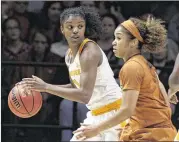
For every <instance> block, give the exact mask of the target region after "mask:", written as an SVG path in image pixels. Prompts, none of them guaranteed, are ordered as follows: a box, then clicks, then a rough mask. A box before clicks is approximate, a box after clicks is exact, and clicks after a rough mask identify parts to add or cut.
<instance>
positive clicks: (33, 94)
mask: <svg viewBox="0 0 179 142" xmlns="http://www.w3.org/2000/svg"><path fill="white" fill-rule="evenodd" d="M31 93H32V97H33V103H32V110H31V111H30V112H32V111H33V108H34V94H33V91H31Z"/></svg>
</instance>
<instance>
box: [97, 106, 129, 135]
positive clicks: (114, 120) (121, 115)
mask: <svg viewBox="0 0 179 142" xmlns="http://www.w3.org/2000/svg"><path fill="white" fill-rule="evenodd" d="M131 115H132V113H131V111H129V110H128V109H127V108H121V109H120V110H119V112H117V114H116V115H115V116H113V117H111V118H110V119H108V120H107V121H104V122H102V123H100V124H99V125H98V126H97V127H98V130H99V131H100V132H101V131H104V130H106V129H109V128H111V127H114V126H116V125H118V124H120V123H122V122H123V121H125V120H126V119H128V118H130V117H131Z"/></svg>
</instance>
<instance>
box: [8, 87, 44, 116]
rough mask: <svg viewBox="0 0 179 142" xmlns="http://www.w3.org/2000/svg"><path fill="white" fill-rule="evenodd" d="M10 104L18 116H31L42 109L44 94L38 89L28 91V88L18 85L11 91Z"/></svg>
mask: <svg viewBox="0 0 179 142" xmlns="http://www.w3.org/2000/svg"><path fill="white" fill-rule="evenodd" d="M8 105H9V108H10V110H11V111H12V112H13V113H14V114H15V115H16V116H18V117H21V118H29V117H32V116H34V115H36V114H37V113H38V112H39V110H40V109H41V107H42V96H41V94H40V92H37V91H29V93H27V90H25V89H23V88H22V87H21V86H20V85H17V86H15V87H14V88H12V90H11V91H10V93H9V96H8Z"/></svg>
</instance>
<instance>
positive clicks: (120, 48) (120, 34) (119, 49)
mask: <svg viewBox="0 0 179 142" xmlns="http://www.w3.org/2000/svg"><path fill="white" fill-rule="evenodd" d="M114 36H115V39H114V41H113V43H112V45H113V52H114V54H115V56H116V57H119V58H123V57H125V56H126V54H127V53H128V50H129V43H130V38H129V36H128V35H127V33H126V32H125V31H124V30H123V28H122V27H121V26H119V27H117V28H116V30H115V32H114Z"/></svg>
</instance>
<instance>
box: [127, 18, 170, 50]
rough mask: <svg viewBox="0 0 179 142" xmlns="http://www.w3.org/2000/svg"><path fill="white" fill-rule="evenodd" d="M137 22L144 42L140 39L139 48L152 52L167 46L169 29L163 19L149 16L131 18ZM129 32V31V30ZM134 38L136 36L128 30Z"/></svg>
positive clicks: (136, 24)
mask: <svg viewBox="0 0 179 142" xmlns="http://www.w3.org/2000/svg"><path fill="white" fill-rule="evenodd" d="M130 20H131V21H132V22H133V23H134V24H135V26H136V27H137V29H138V30H139V32H140V35H141V36H142V38H143V40H144V43H141V42H140V41H139V49H142V50H143V51H146V52H150V53H157V52H159V51H161V50H162V49H164V48H165V47H166V43H167V40H166V39H167V30H166V28H165V26H164V24H163V23H164V22H163V21H162V20H161V19H155V18H154V17H151V16H148V18H144V19H139V18H130ZM127 32H128V31H127ZM128 34H130V36H131V37H132V38H134V36H133V35H132V34H131V33H129V32H128Z"/></svg>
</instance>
